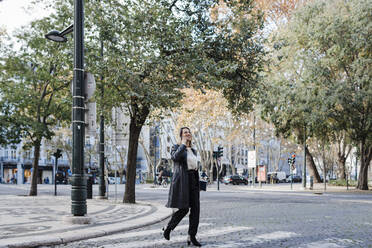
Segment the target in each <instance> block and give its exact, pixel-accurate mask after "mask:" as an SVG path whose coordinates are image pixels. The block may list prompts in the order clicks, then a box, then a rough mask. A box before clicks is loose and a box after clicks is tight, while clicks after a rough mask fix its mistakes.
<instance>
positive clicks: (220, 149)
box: [217, 146, 223, 158]
mask: <svg viewBox="0 0 372 248" xmlns="http://www.w3.org/2000/svg"><path fill="white" fill-rule="evenodd" d="M222 156H223V147H222V146H219V147H218V151H217V157H218V158H220V157H222Z"/></svg>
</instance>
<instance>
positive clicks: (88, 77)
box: [84, 72, 96, 99]
mask: <svg viewBox="0 0 372 248" xmlns="http://www.w3.org/2000/svg"><path fill="white" fill-rule="evenodd" d="M84 84H85V92H84V93H85V95H86V98H87V99H90V98H91V97H92V96H93V95H94V91H95V90H96V80H95V79H94V76H93V74H92V73H89V72H86V73H85V77H84Z"/></svg>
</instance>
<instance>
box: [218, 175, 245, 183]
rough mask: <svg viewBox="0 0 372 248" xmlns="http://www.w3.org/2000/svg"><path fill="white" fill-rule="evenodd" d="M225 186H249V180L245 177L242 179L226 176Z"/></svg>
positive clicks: (236, 176) (238, 176) (240, 177)
mask: <svg viewBox="0 0 372 248" xmlns="http://www.w3.org/2000/svg"><path fill="white" fill-rule="evenodd" d="M223 183H224V184H226V185H227V184H233V185H239V184H241V183H242V184H245V185H247V184H248V180H247V179H246V178H245V177H242V176H240V175H233V176H226V177H224V179H223Z"/></svg>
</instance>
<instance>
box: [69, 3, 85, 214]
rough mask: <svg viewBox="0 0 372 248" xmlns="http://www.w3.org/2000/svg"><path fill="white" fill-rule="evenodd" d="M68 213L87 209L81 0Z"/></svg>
mask: <svg viewBox="0 0 372 248" xmlns="http://www.w3.org/2000/svg"><path fill="white" fill-rule="evenodd" d="M72 94H73V95H72V100H73V105H72V142H73V145H72V176H71V186H72V187H71V201H72V202H71V213H72V214H73V215H74V216H84V215H86V213H87V201H86V198H87V180H86V178H85V175H84V137H85V121H84V111H85V108H84V0H74V80H73V90H72Z"/></svg>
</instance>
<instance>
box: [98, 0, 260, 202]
mask: <svg viewBox="0 0 372 248" xmlns="http://www.w3.org/2000/svg"><path fill="white" fill-rule="evenodd" d="M215 4H216V1H203V2H196V1H150V0H148V1H141V2H137V1H126V2H125V3H123V4H119V3H116V4H115V6H114V7H112V8H111V9H110V8H108V9H107V12H108V13H117V14H115V16H114V17H113V15H112V14H111V15H107V16H106V17H105V18H106V19H107V20H106V23H112V21H113V19H114V20H115V22H114V24H112V25H111V26H109V25H108V26H109V28H110V31H111V33H113V34H114V35H113V37H112V39H111V41H110V42H107V48H106V49H107V50H106V53H107V54H108V60H107V63H108V65H109V66H108V68H109V69H110V73H109V74H110V77H109V78H108V80H109V81H111V82H112V84H111V85H110V87H109V89H108V94H109V95H110V97H111V98H112V99H114V100H113V104H114V105H115V104H120V105H121V104H124V105H123V106H124V107H125V108H127V113H128V115H129V116H130V124H129V130H130V131H129V150H128V162H127V165H128V171H127V184H126V186H125V187H126V190H125V195H124V199H123V201H124V202H130V203H134V202H135V188H134V182H135V181H134V180H135V173H136V169H135V164H136V155H137V147H138V138H139V134H140V131H141V128H142V126H143V125H144V123H145V121H146V119H147V118H148V116H149V115H150V113H151V112H152V111H153V110H155V109H172V108H174V107H176V106H177V105H179V101H180V99H181V97H182V92H181V91H180V89H182V88H185V87H190V86H193V87H195V88H196V89H200V88H202V85H203V87H212V86H221V82H223V83H228V82H230V81H233V80H235V78H233V77H231V76H233V75H235V76H236V77H237V73H236V72H235V73H233V75H232V74H231V68H232V67H233V68H240V67H239V65H236V64H234V65H231V64H232V63H233V62H236V63H238V64H239V63H240V64H242V65H245V63H243V62H240V61H238V60H237V59H233V58H231V57H230V55H231V54H226V55H223V56H220V57H219V58H217V57H216V55H222V54H221V51H225V50H228V49H229V48H232V47H227V45H229V44H230V42H231V40H230V39H229V40H228V39H227V38H225V37H226V35H228V34H232V31H231V30H228V27H227V26H228V23H229V22H227V23H226V24H225V28H224V30H217V29H216V26H217V24H213V23H212V22H211V21H210V18H209V14H208V13H209V10H210V8H211V7H213V6H214V5H215ZM247 6H248V5H247V4H244V6H241V7H237V4H231V8H232V9H234V12H236V13H237V12H238V11H240V12H242V10H243V7H247ZM240 15H241V14H240ZM229 20H230V21H231V22H230V23H232V20H233V18H232V17H230V19H229ZM250 22H252V24H250V26H249V27H251V26H252V25H253V24H254V25H257V24H256V22H254V21H253V20H250ZM234 24H235V23H234ZM218 25H220V24H218ZM249 27H248V25H247V26H245V28H246V29H248V28H249ZM249 31H251V30H249ZM247 32H248V31H247ZM242 33H244V34H245V35H247V34H246V33H245V32H242ZM235 36H236V37H233V36H230V38H231V37H233V38H236V39H237V40H234V46H236V48H238V47H244V48H245V49H246V51H248V47H247V46H248V45H249V44H248V43H242V42H246V40H244V39H242V37H240V36H239V35H235ZM237 36H239V39H238V37H237ZM242 45H243V46H242ZM217 51H218V53H219V54H218V53H216V52H217ZM118 55H121V56H118ZM252 56H253V55H252V54H249V58H250V59H252ZM230 65H231V67H230ZM248 69H250V68H244V70H242V71H241V72H240V73H244V74H245V75H246V76H247V75H248V74H249V73H248ZM222 74H223V75H225V79H224V80H223V81H222V80H220V79H221V78H223V77H222V76H221V75H222ZM239 83H242V82H241V81H240V82H239ZM230 87H232V86H230ZM229 94H232V93H229Z"/></svg>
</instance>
